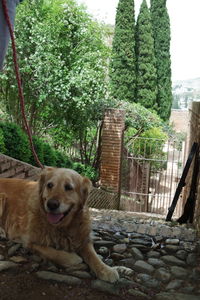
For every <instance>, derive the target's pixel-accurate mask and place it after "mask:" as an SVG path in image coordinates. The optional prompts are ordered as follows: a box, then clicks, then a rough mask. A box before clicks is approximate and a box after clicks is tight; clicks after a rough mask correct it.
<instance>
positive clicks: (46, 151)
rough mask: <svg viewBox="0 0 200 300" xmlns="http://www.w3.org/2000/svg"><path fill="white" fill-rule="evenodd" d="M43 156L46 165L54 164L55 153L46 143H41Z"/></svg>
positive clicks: (53, 165)
mask: <svg viewBox="0 0 200 300" xmlns="http://www.w3.org/2000/svg"><path fill="white" fill-rule="evenodd" d="M43 158H44V163H45V165H46V166H52V167H55V166H56V153H55V151H54V150H53V148H52V147H51V146H50V145H49V144H47V143H43Z"/></svg>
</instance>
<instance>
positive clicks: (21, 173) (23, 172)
mask: <svg viewBox="0 0 200 300" xmlns="http://www.w3.org/2000/svg"><path fill="white" fill-rule="evenodd" d="M40 170H41V169H39V168H36V167H33V166H31V165H29V164H27V163H24V162H21V161H19V160H17V159H14V158H11V157H9V156H6V155H3V154H0V177H4V178H13V177H15V178H23V179H30V180H37V178H38V174H39V173H40Z"/></svg>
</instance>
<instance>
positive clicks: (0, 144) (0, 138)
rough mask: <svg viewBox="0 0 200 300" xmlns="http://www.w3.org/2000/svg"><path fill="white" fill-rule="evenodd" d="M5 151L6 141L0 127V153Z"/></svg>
mask: <svg viewBox="0 0 200 300" xmlns="http://www.w3.org/2000/svg"><path fill="white" fill-rule="evenodd" d="M5 152H6V147H5V143H4V135H3V130H2V129H1V128H0V153H5Z"/></svg>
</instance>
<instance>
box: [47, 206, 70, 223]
mask: <svg viewBox="0 0 200 300" xmlns="http://www.w3.org/2000/svg"><path fill="white" fill-rule="evenodd" d="M72 207H73V205H71V206H70V207H69V208H68V210H67V211H66V212H64V213H57V214H56V213H47V220H48V221H49V223H51V224H58V223H60V222H61V221H62V220H63V219H64V218H65V217H66V216H67V215H68V214H69V212H70V211H71V209H72Z"/></svg>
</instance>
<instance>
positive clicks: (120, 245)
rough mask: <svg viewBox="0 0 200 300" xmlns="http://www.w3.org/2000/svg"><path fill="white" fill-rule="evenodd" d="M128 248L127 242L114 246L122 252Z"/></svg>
mask: <svg viewBox="0 0 200 300" xmlns="http://www.w3.org/2000/svg"><path fill="white" fill-rule="evenodd" d="M126 249H127V246H126V244H117V245H115V246H114V247H113V251H114V252H117V253H120V254H122V253H124V252H125V251H126Z"/></svg>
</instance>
